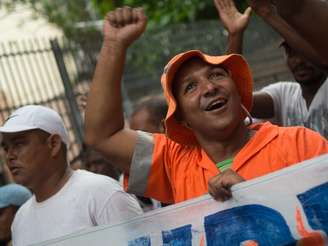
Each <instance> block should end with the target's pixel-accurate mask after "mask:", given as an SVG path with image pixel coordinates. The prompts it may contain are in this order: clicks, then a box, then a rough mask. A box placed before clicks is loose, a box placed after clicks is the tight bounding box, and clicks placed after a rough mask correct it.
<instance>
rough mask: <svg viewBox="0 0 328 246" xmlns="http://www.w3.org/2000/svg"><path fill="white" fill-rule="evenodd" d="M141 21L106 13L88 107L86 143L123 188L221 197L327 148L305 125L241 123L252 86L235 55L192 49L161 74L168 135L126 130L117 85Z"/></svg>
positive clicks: (173, 197)
mask: <svg viewBox="0 0 328 246" xmlns="http://www.w3.org/2000/svg"><path fill="white" fill-rule="evenodd" d="M146 23H147V21H146V17H145V15H144V14H143V11H142V9H140V8H137V9H132V8H129V7H124V8H119V9H117V10H115V11H112V12H110V13H109V14H108V15H107V18H106V21H105V23H104V42H103V46H102V49H101V52H100V56H99V60H98V64H97V68H96V71H95V75H94V80H93V83H92V86H91V90H90V94H89V98H88V103H87V110H86V129H85V137H86V139H85V141H86V143H88V144H90V145H93V146H94V147H95V148H96V149H98V150H99V151H100V152H102V153H103V154H104V155H106V157H107V158H109V159H110V160H111V161H112V162H113V163H116V164H117V165H119V167H120V168H121V169H122V170H123V171H124V172H125V173H126V174H127V175H126V176H127V179H126V185H127V189H128V191H130V192H132V193H136V194H138V195H142V196H148V197H152V198H155V199H157V200H159V201H162V202H165V203H174V202H175V203H176V202H181V201H184V200H187V199H190V198H193V197H197V196H200V195H203V194H205V193H207V192H209V193H210V194H211V195H212V196H213V197H214V198H215V199H218V200H226V199H228V198H230V197H231V191H230V187H231V186H232V185H233V184H236V183H238V182H242V181H244V180H248V179H252V178H255V177H258V176H261V175H265V174H268V173H271V172H273V171H276V170H279V169H282V168H284V167H287V166H290V165H293V164H296V163H298V162H300V161H303V160H307V159H310V158H313V157H315V156H318V155H320V154H323V153H327V152H328V142H327V141H326V140H325V139H323V138H322V137H320V135H319V134H318V133H315V132H313V131H311V130H308V129H305V128H302V127H291V128H282V127H277V126H274V125H271V124H270V123H265V124H258V125H250V124H248V125H246V124H245V121H244V119H245V118H246V117H247V116H249V113H248V112H249V111H250V110H251V105H252V89H253V88H252V76H251V73H250V70H249V68H248V65H247V63H246V61H245V60H244V59H243V57H242V56H240V55H228V56H208V55H205V54H203V53H202V52H200V51H197V50H193V51H188V52H185V53H182V54H179V55H177V56H175V57H174V58H173V59H172V60H171V61H170V62H169V63H168V65H167V66H166V67H165V69H164V73H163V75H162V78H161V82H162V86H163V89H164V94H165V97H166V99H167V101H168V105H169V108H168V112H167V116H166V119H165V127H166V133H165V134H148V133H145V132H141V131H133V130H131V129H126V128H124V118H123V111H122V102H121V101H122V98H121V86H120V83H121V79H122V73H123V67H124V61H125V56H126V51H127V48H128V47H129V46H130V45H131V44H132V43H133V42H134V41H135V40H136V39H137V38H138V37H139V36H140V35H141V34H142V33H143V32H144V30H145V27H146ZM95 112H97V113H95Z"/></svg>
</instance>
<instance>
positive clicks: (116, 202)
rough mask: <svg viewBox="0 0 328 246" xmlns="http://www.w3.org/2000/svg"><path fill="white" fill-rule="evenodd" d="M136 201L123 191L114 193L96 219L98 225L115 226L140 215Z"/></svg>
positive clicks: (139, 208) (140, 210)
mask: <svg viewBox="0 0 328 246" xmlns="http://www.w3.org/2000/svg"><path fill="white" fill-rule="evenodd" d="M142 213H143V211H142V209H141V207H140V205H139V203H138V202H137V200H136V199H135V198H134V197H133V196H132V195H130V194H128V193H126V192H124V191H116V192H115V193H114V194H113V195H112V196H111V197H110V198H109V199H108V200H107V202H106V203H105V206H104V208H103V210H102V211H101V212H100V213H99V215H98V216H97V217H98V218H96V220H97V224H98V225H107V224H117V223H119V222H122V221H125V220H128V219H131V218H133V217H136V216H137V215H140V214H142Z"/></svg>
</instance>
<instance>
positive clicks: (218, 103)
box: [205, 99, 227, 111]
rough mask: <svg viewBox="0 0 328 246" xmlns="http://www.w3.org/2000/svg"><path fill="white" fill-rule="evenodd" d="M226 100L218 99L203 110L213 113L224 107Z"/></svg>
mask: <svg viewBox="0 0 328 246" xmlns="http://www.w3.org/2000/svg"><path fill="white" fill-rule="evenodd" d="M226 103H227V99H218V100H215V101H213V102H210V103H209V104H208V105H207V107H206V108H205V111H213V110H217V109H220V108H222V107H223V106H224V105H226Z"/></svg>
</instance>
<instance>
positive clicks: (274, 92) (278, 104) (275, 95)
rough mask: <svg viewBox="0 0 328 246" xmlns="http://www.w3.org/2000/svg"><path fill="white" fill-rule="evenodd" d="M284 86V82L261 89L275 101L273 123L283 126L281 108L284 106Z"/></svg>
mask: <svg viewBox="0 0 328 246" xmlns="http://www.w3.org/2000/svg"><path fill="white" fill-rule="evenodd" d="M284 84H285V83H282V82H279V83H275V84H271V85H268V86H266V87H264V88H262V89H261V91H262V92H265V93H267V94H268V95H269V96H271V98H272V100H273V110H274V116H273V117H272V118H271V119H270V121H271V122H273V123H275V124H279V125H281V124H282V122H281V108H282V105H283V95H284Z"/></svg>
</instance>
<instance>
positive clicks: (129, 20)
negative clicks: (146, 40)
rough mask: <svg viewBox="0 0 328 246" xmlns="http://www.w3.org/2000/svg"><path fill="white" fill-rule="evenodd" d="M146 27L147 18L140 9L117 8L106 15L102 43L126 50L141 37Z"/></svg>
mask: <svg viewBox="0 0 328 246" xmlns="http://www.w3.org/2000/svg"><path fill="white" fill-rule="evenodd" d="M146 26H147V17H146V16H145V14H144V12H143V9H142V8H130V7H123V8H117V9H115V10H114V11H110V12H109V13H108V14H107V15H106V19H105V22H104V28H103V31H104V42H105V43H107V44H115V45H122V46H123V47H124V48H127V47H128V46H129V45H131V44H132V43H133V42H134V41H135V40H137V39H138V38H139V37H140V36H141V34H142V33H143V32H144V31H145V29H146Z"/></svg>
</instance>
